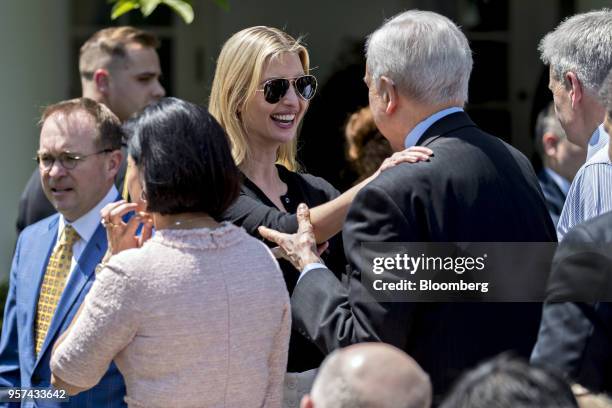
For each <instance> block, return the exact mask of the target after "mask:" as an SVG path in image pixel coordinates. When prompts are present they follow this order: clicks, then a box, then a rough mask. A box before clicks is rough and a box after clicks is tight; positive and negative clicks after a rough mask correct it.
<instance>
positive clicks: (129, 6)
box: [111, 0, 140, 20]
mask: <svg viewBox="0 0 612 408" xmlns="http://www.w3.org/2000/svg"><path fill="white" fill-rule="evenodd" d="M139 7H140V5H139V4H138V1H136V0H118V1H117V2H116V3H115V5H114V6H113V9H112V10H111V20H115V19H116V18H118V17H119V16H121V15H123V14H125V13H127V12H128V11H132V10H134V9H137V8H139Z"/></svg>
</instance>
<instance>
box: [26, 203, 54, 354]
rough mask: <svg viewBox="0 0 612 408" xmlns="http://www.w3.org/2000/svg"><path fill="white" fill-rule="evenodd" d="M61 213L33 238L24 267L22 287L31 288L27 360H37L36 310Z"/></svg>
mask: <svg viewBox="0 0 612 408" xmlns="http://www.w3.org/2000/svg"><path fill="white" fill-rule="evenodd" d="M58 220H59V215H56V216H55V217H53V218H51V219H50V220H49V223H48V224H47V226H46V227H44V226H43V227H42V228H41V232H40V235H39V236H38V237H37V239H35V240H33V242H32V247H31V248H30V249H28V252H30V254H32V256H29V257H28V260H27V263H26V264H25V265H24V267H23V268H22V270H23V272H24V273H23V275H22V278H21V279H23V280H22V283H20V285H21V287H24V288H31V290H30V291H29V292H28V296H27V297H26V301H25V302H24V303H25V305H24V307H25V310H24V316H25V324H24V329H25V333H24V339H25V344H24V348H23V351H24V352H27V353H29V356H28V357H30V358H28V359H27V360H30V361H32V363H34V361H35V360H36V356H35V352H34V321H35V319H36V310H37V304H38V295H39V293H40V286H41V284H42V280H43V277H44V276H45V271H46V270H47V263H48V261H49V257H50V256H51V252H52V251H53V247H54V246H55V242H56V241H57V225H58Z"/></svg>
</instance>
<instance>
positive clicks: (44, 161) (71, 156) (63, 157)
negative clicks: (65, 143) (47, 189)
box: [34, 149, 116, 171]
mask: <svg viewBox="0 0 612 408" xmlns="http://www.w3.org/2000/svg"><path fill="white" fill-rule="evenodd" d="M114 150H116V149H104V150H100V151H98V152H94V153H91V154H77V153H70V152H64V153H60V155H59V156H57V157H56V156H53V155H51V154H48V153H39V154H37V155H36V157H35V158H34V160H36V162H37V163H38V167H40V168H41V169H42V170H44V171H49V170H51V167H53V164H54V163H55V161H56V160H57V161H59V163H60V164H61V165H62V167H63V168H65V169H66V170H73V169H74V168H75V167H76V166H77V164H79V162H82V161H83V160H85V159H86V158H88V157H91V156H96V155H98V154H103V153H110V152H112V151H114Z"/></svg>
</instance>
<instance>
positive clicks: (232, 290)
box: [51, 98, 291, 408]
mask: <svg viewBox="0 0 612 408" xmlns="http://www.w3.org/2000/svg"><path fill="white" fill-rule="evenodd" d="M125 129H126V133H127V134H128V135H129V138H130V139H129V155H130V157H131V160H133V163H134V165H135V169H136V170H137V171H138V172H137V174H139V175H140V177H139V180H140V182H141V183H142V184H141V186H140V187H141V191H142V197H143V201H144V204H145V205H146V211H147V212H148V213H147V214H143V213H138V214H136V215H135V216H134V217H132V218H131V219H130V221H129V222H128V223H125V222H124V221H123V220H122V216H123V215H125V214H126V213H127V212H130V211H133V210H135V209H136V208H137V206H138V205H139V204H136V203H127V202H125V201H119V202H117V203H113V204H110V205H108V206H106V207H105V208H104V209H103V210H102V217H103V218H102V219H103V223H104V225H105V226H106V228H107V233H108V235H109V243H110V249H111V252H112V253H113V254H114V255H113V256H112V257H111V258H110V260H109V261H108V262H107V263H106V264H103V265H102V268H101V269H100V270H99V271H98V272H97V274H96V280H95V283H94V284H93V286H92V289H91V292H90V295H89V296H87V298H86V300H85V302H84V304H83V307H82V309H81V310H80V311H79V313H78V314H77V316H76V317H75V319H74V320H73V323H72V324H71V326H70V327H69V328H68V329H67V330H66V332H65V333H64V334H63V335H62V337H61V338H60V339H59V340H58V341H57V343H56V345H55V349H54V352H53V356H52V363H51V364H52V371H53V376H54V377H53V383H54V384H55V385H56V386H57V387H58V388H64V389H66V390H67V391H68V392H69V393H70V394H75V393H79V392H81V391H82V390H85V389H88V388H90V387H92V386H94V385H95V384H96V383H97V382H98V381H99V380H100V377H101V375H102V373H103V372H104V371H105V370H106V368H107V367H108V365H109V364H110V363H111V361H115V362H116V364H117V367H118V368H119V370H120V371H121V373H122V374H123V376H124V378H125V382H126V388H127V396H126V398H125V399H126V401H127V402H128V404H129V405H130V406H132V405H133V406H139V407H140V406H146V407H151V406H158V407H159V406H162V407H170V406H211V407H212V406H215V407H221V406H226V407H262V406H266V407H274V408H278V407H280V405H281V398H282V386H283V378H284V373H285V367H286V364H287V348H288V343H289V331H290V326H291V317H290V316H291V312H290V306H289V297H288V295H287V290H286V288H285V284H284V282H283V278H282V275H281V272H280V270H279V268H278V264H277V262H276V261H275V260H274V258H273V256H272V254H271V253H270V251H269V250H268V249H267V248H266V246H265V245H263V244H262V243H261V242H259V241H258V240H256V239H254V238H252V237H250V236H249V235H248V234H247V233H246V232H245V231H244V230H243V229H241V228H238V227H236V226H234V225H232V224H230V223H222V224H219V223H218V222H216V221H215V219H214V218H216V217H218V216H219V215H220V214H221V213H222V212H223V211H224V210H225V209H226V208H227V206H229V205H230V204H231V203H232V202H233V201H234V199H235V198H236V196H237V195H238V192H239V189H240V174H239V172H238V169H237V167H236V165H235V164H234V161H233V159H232V156H231V153H230V149H229V145H228V143H227V140H226V137H225V134H224V132H223V129H221V127H220V126H219V124H218V123H217V122H216V121H215V119H214V118H213V117H212V116H211V115H210V114H209V113H208V112H207V111H206V110H205V109H204V108H201V107H199V106H196V105H194V104H191V103H188V102H184V101H182V100H180V99H175V98H166V99H162V100H161V101H160V102H158V103H156V104H154V105H151V106H149V107H147V108H146V109H145V110H144V112H143V113H142V114H141V115H140V116H138V117H136V118H135V119H133V120H132V121H130V122H128V123H127V125H126V127H125ZM131 180H133V181H135V182H136V181H137V179H136V180H134V179H131ZM131 191H132V193H134V192H135V191H136V190H135V189H134V188H131ZM140 205H142V204H140ZM149 219H152V224H153V226H154V227H155V235H154V236H153V237H152V238H150V239H149V240H148V241H146V242H145V243H144V244H143V243H142V242H141V241H139V240H138V239H136V238H135V235H134V234H135V232H136V229H137V227H138V225H139V223H142V222H144V223H145V224H146V225H148V233H146V234H145V233H144V232H143V234H144V235H146V236H150V229H151V224H150V221H149ZM245 263H248V267H245V266H246V264H245Z"/></svg>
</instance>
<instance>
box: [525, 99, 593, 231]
mask: <svg viewBox="0 0 612 408" xmlns="http://www.w3.org/2000/svg"><path fill="white" fill-rule="evenodd" d="M535 148H536V151H537V152H538V154H539V155H540V159H541V160H542V170H540V172H539V173H538V180H539V182H540V187H542V192H543V193H544V198H545V200H546V207H547V208H548V212H549V213H550V217H551V218H552V220H553V224H555V226H556V225H557V223H558V222H559V216H561V210H563V204H564V203H565V197H566V196H567V192H568V191H569V188H570V185H571V184H572V180H573V179H574V176H575V175H576V173H577V172H578V169H579V168H580V166H582V164H583V163H584V161H585V159H586V150H585V149H584V148H583V147H580V146H578V145H575V144H574V143H572V142H570V141H569V140H568V139H567V137H566V135H565V131H564V130H563V128H562V127H561V124H560V123H559V120H558V119H557V116H556V115H555V108H554V105H553V103H552V102H551V103H550V104H549V105H548V106H547V107H546V108H544V109H543V110H542V111H541V112H540V114H539V115H538V120H537V122H536V127H535Z"/></svg>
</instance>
